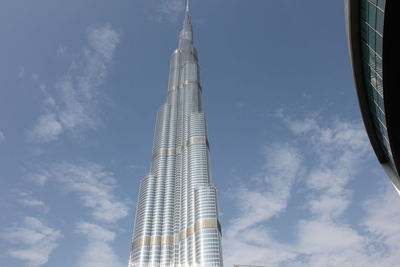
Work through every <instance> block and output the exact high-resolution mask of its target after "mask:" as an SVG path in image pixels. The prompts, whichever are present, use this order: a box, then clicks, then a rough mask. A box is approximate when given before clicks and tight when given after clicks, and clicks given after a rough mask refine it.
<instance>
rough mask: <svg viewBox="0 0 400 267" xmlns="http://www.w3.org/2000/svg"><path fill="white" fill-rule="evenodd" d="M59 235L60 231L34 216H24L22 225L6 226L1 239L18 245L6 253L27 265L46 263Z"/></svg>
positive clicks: (34, 265)
mask: <svg viewBox="0 0 400 267" xmlns="http://www.w3.org/2000/svg"><path fill="white" fill-rule="evenodd" d="M61 237H62V234H61V233H60V231H58V230H55V229H53V228H51V227H49V226H47V225H46V224H44V223H43V222H41V221H40V220H39V219H37V218H34V217H25V218H24V222H23V224H22V225H19V226H14V227H10V228H7V229H5V230H4V232H3V234H2V238H3V239H5V240H6V241H8V242H10V243H15V244H16V245H17V246H19V247H20V248H15V249H9V250H8V251H7V252H6V253H7V255H9V256H10V257H13V258H15V259H19V260H22V261H25V262H26V264H27V266H29V267H37V266H41V265H43V264H45V263H47V261H48V260H49V255H50V254H51V252H52V251H53V250H54V249H55V248H56V247H57V244H58V243H57V241H58V239H60V238H61Z"/></svg>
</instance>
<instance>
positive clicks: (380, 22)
mask: <svg viewBox="0 0 400 267" xmlns="http://www.w3.org/2000/svg"><path fill="white" fill-rule="evenodd" d="M375 27H376V31H377V32H379V33H380V34H383V12H382V11H380V10H379V9H378V10H377V12H376V26H375Z"/></svg>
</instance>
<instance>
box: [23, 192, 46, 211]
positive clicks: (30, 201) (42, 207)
mask: <svg viewBox="0 0 400 267" xmlns="http://www.w3.org/2000/svg"><path fill="white" fill-rule="evenodd" d="M17 194H18V202H19V203H20V204H22V205H24V206H26V207H30V208H35V209H37V210H38V211H41V212H44V213H48V212H49V207H48V206H47V204H46V203H45V202H43V201H41V200H38V199H36V198H34V197H33V196H32V194H31V193H30V192H28V191H20V192H18V193H17Z"/></svg>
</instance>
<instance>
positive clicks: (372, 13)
mask: <svg viewBox="0 0 400 267" xmlns="http://www.w3.org/2000/svg"><path fill="white" fill-rule="evenodd" d="M368 24H369V25H371V27H372V28H375V24H376V8H375V6H374V5H372V4H369V5H368Z"/></svg>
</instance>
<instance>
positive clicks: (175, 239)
mask: <svg viewBox="0 0 400 267" xmlns="http://www.w3.org/2000/svg"><path fill="white" fill-rule="evenodd" d="M205 229H218V231H219V232H220V233H221V225H220V223H219V221H218V220H217V219H215V218H213V219H200V220H197V221H196V222H195V223H194V224H192V225H190V226H189V227H187V228H186V229H184V230H182V231H181V232H180V233H179V234H177V235H175V236H174V235H164V236H141V237H138V238H135V240H134V241H133V242H132V250H134V249H136V248H138V247H142V246H173V245H176V244H178V243H179V242H181V241H183V240H185V239H187V238H189V237H192V236H193V235H194V234H195V233H196V232H198V231H201V230H205Z"/></svg>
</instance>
